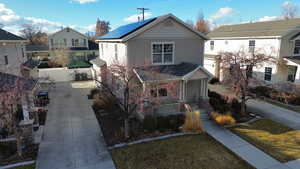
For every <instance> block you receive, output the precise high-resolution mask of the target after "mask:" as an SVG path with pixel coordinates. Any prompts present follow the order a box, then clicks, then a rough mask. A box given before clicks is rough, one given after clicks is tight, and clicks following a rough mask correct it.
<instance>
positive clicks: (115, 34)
mask: <svg viewBox="0 0 300 169" xmlns="http://www.w3.org/2000/svg"><path fill="white" fill-rule="evenodd" d="M155 19H156V18H150V19H146V20H144V21H140V22H135V23H131V24H128V25H124V26H120V27H118V28H117V29H115V30H113V31H111V32H109V33H107V34H105V35H103V36H100V37H98V38H97V39H102V40H104V39H121V38H123V37H124V36H126V35H128V34H130V33H132V32H134V31H135V30H137V29H140V28H142V27H144V26H145V25H147V24H149V23H150V22H152V21H154V20H155Z"/></svg>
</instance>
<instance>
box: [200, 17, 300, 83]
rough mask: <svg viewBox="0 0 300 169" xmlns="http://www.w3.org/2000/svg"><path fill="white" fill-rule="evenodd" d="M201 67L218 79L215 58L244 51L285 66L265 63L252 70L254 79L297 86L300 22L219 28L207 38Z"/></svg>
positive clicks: (218, 73)
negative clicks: (288, 82)
mask: <svg viewBox="0 0 300 169" xmlns="http://www.w3.org/2000/svg"><path fill="white" fill-rule="evenodd" d="M208 36H209V38H210V40H209V41H207V42H206V44H205V61H204V67H205V68H206V69H207V70H209V71H210V72H211V73H212V74H214V75H215V76H217V77H220V78H221V79H222V78H223V77H222V73H221V74H220V64H219V63H218V62H216V57H217V56H218V55H219V54H220V53H222V52H236V51H238V50H241V49H243V50H245V51H247V52H249V53H250V54H251V53H252V52H256V53H264V54H266V55H271V56H273V57H275V58H277V59H278V60H280V59H283V60H285V61H286V65H279V64H276V63H271V64H270V63H265V64H264V66H262V67H260V68H253V72H254V73H255V75H256V77H258V78H259V79H261V80H264V81H266V82H267V83H268V82H272V83H282V82H287V81H290V82H300V67H299V66H300V19H299V18H297V19H288V20H278V21H268V22H255V23H246V24H238V25H228V26H221V27H219V28H217V29H215V30H214V31H212V32H210V33H209V34H208Z"/></svg>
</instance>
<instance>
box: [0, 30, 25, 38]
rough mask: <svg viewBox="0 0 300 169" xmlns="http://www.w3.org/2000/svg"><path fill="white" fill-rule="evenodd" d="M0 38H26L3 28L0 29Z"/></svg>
mask: <svg viewBox="0 0 300 169" xmlns="http://www.w3.org/2000/svg"><path fill="white" fill-rule="evenodd" d="M0 40H26V39H24V38H21V37H19V36H17V35H15V34H12V33H10V32H7V31H5V30H3V29H0Z"/></svg>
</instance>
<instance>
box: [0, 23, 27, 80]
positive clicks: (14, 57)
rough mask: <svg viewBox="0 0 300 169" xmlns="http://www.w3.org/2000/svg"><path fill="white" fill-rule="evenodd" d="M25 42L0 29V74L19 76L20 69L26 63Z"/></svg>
mask: <svg viewBox="0 0 300 169" xmlns="http://www.w3.org/2000/svg"><path fill="white" fill-rule="evenodd" d="M26 42H27V40H26V39H23V38H21V37H19V36H17V35H14V34H12V33H10V32H7V31H5V30H3V29H0V72H4V73H9V74H12V75H16V76H21V67H22V65H23V63H24V62H26V61H27V57H26V54H25V53H26V51H25V50H26V49H25V43H26Z"/></svg>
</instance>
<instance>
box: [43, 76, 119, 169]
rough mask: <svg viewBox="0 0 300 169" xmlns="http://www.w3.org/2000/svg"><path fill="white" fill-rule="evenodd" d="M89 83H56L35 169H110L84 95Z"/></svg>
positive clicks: (103, 145)
mask: <svg viewBox="0 0 300 169" xmlns="http://www.w3.org/2000/svg"><path fill="white" fill-rule="evenodd" d="M90 88H91V85H90V83H87V82H82V83H67V82H66V83H57V84H56V88H55V89H54V90H53V91H51V92H50V98H51V100H50V105H49V112H48V116H47V121H46V126H45V128H44V136H43V140H42V143H41V144H40V150H39V154H38V159H37V169H77V168H78V169H114V168H115V167H114V164H113V162H112V160H111V156H110V154H109V153H108V151H107V149H106V145H105V142H104V139H103V136H102V132H101V129H100V128H99V125H98V122H97V120H96V117H95V114H94V112H93V110H92V109H91V101H89V100H87V94H88V92H89V90H90Z"/></svg>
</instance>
